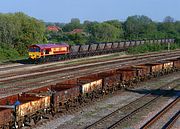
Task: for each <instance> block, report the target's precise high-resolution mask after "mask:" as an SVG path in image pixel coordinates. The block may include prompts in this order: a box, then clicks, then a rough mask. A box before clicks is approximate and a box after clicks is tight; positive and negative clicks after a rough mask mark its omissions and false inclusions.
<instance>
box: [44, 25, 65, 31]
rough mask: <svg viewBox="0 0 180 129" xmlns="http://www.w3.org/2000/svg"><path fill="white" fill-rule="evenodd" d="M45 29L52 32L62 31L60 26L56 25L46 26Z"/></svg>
mask: <svg viewBox="0 0 180 129" xmlns="http://www.w3.org/2000/svg"><path fill="white" fill-rule="evenodd" d="M47 30H49V31H54V32H58V31H62V28H60V27H58V26H48V27H47Z"/></svg>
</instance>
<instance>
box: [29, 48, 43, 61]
mask: <svg viewBox="0 0 180 129" xmlns="http://www.w3.org/2000/svg"><path fill="white" fill-rule="evenodd" d="M40 57H41V53H40V48H39V47H37V46H30V47H29V58H30V59H33V60H34V59H38V58H40Z"/></svg>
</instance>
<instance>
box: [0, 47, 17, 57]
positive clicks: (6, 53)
mask: <svg viewBox="0 0 180 129" xmlns="http://www.w3.org/2000/svg"><path fill="white" fill-rule="evenodd" d="M17 58H19V53H18V52H17V51H16V50H15V49H13V48H12V47H11V46H8V45H1V46H0V60H9V59H17Z"/></svg>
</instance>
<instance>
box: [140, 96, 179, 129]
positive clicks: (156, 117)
mask: <svg viewBox="0 0 180 129" xmlns="http://www.w3.org/2000/svg"><path fill="white" fill-rule="evenodd" d="M179 101H180V96H178V97H177V98H176V99H175V100H174V101H173V102H171V103H170V104H168V105H167V106H166V107H165V108H163V109H162V110H161V111H160V112H158V113H157V114H156V115H155V116H154V117H153V118H152V119H151V120H149V121H148V122H147V123H146V124H144V125H143V126H142V127H141V129H147V128H149V127H150V126H152V125H153V124H154V123H155V122H156V121H157V120H159V119H160V117H161V116H163V115H164V114H165V113H166V112H168V111H169V110H170V109H171V108H172V107H173V106H175V105H176V104H177V103H178V102H179Z"/></svg>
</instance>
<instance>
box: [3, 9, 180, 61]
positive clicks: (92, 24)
mask: <svg viewBox="0 0 180 129" xmlns="http://www.w3.org/2000/svg"><path fill="white" fill-rule="evenodd" d="M48 26H57V27H59V28H61V30H60V31H48V30H47V27H48ZM74 29H81V30H82V31H81V32H78V33H76V32H75V33H71V32H72V31H73V30H74ZM179 37H180V21H175V20H174V19H173V18H172V17H170V16H167V17H165V18H164V20H163V22H155V21H153V20H151V19H150V18H149V17H147V16H143V15H141V16H139V15H135V16H129V17H128V18H127V19H126V21H119V20H109V21H104V22H97V21H84V22H83V23H81V22H80V20H79V19H78V18H72V19H71V21H70V23H48V22H44V21H41V20H38V19H35V18H33V17H30V16H28V15H26V14H24V13H21V12H18V13H7V14H2V13H0V59H4V58H7V57H9V58H12V57H15V58H16V57H17V56H23V55H26V54H27V48H28V46H29V45H31V44H37V43H47V42H66V43H69V44H89V43H94V42H113V41H120V40H138V39H159V38H177V39H180V38H179Z"/></svg>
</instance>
